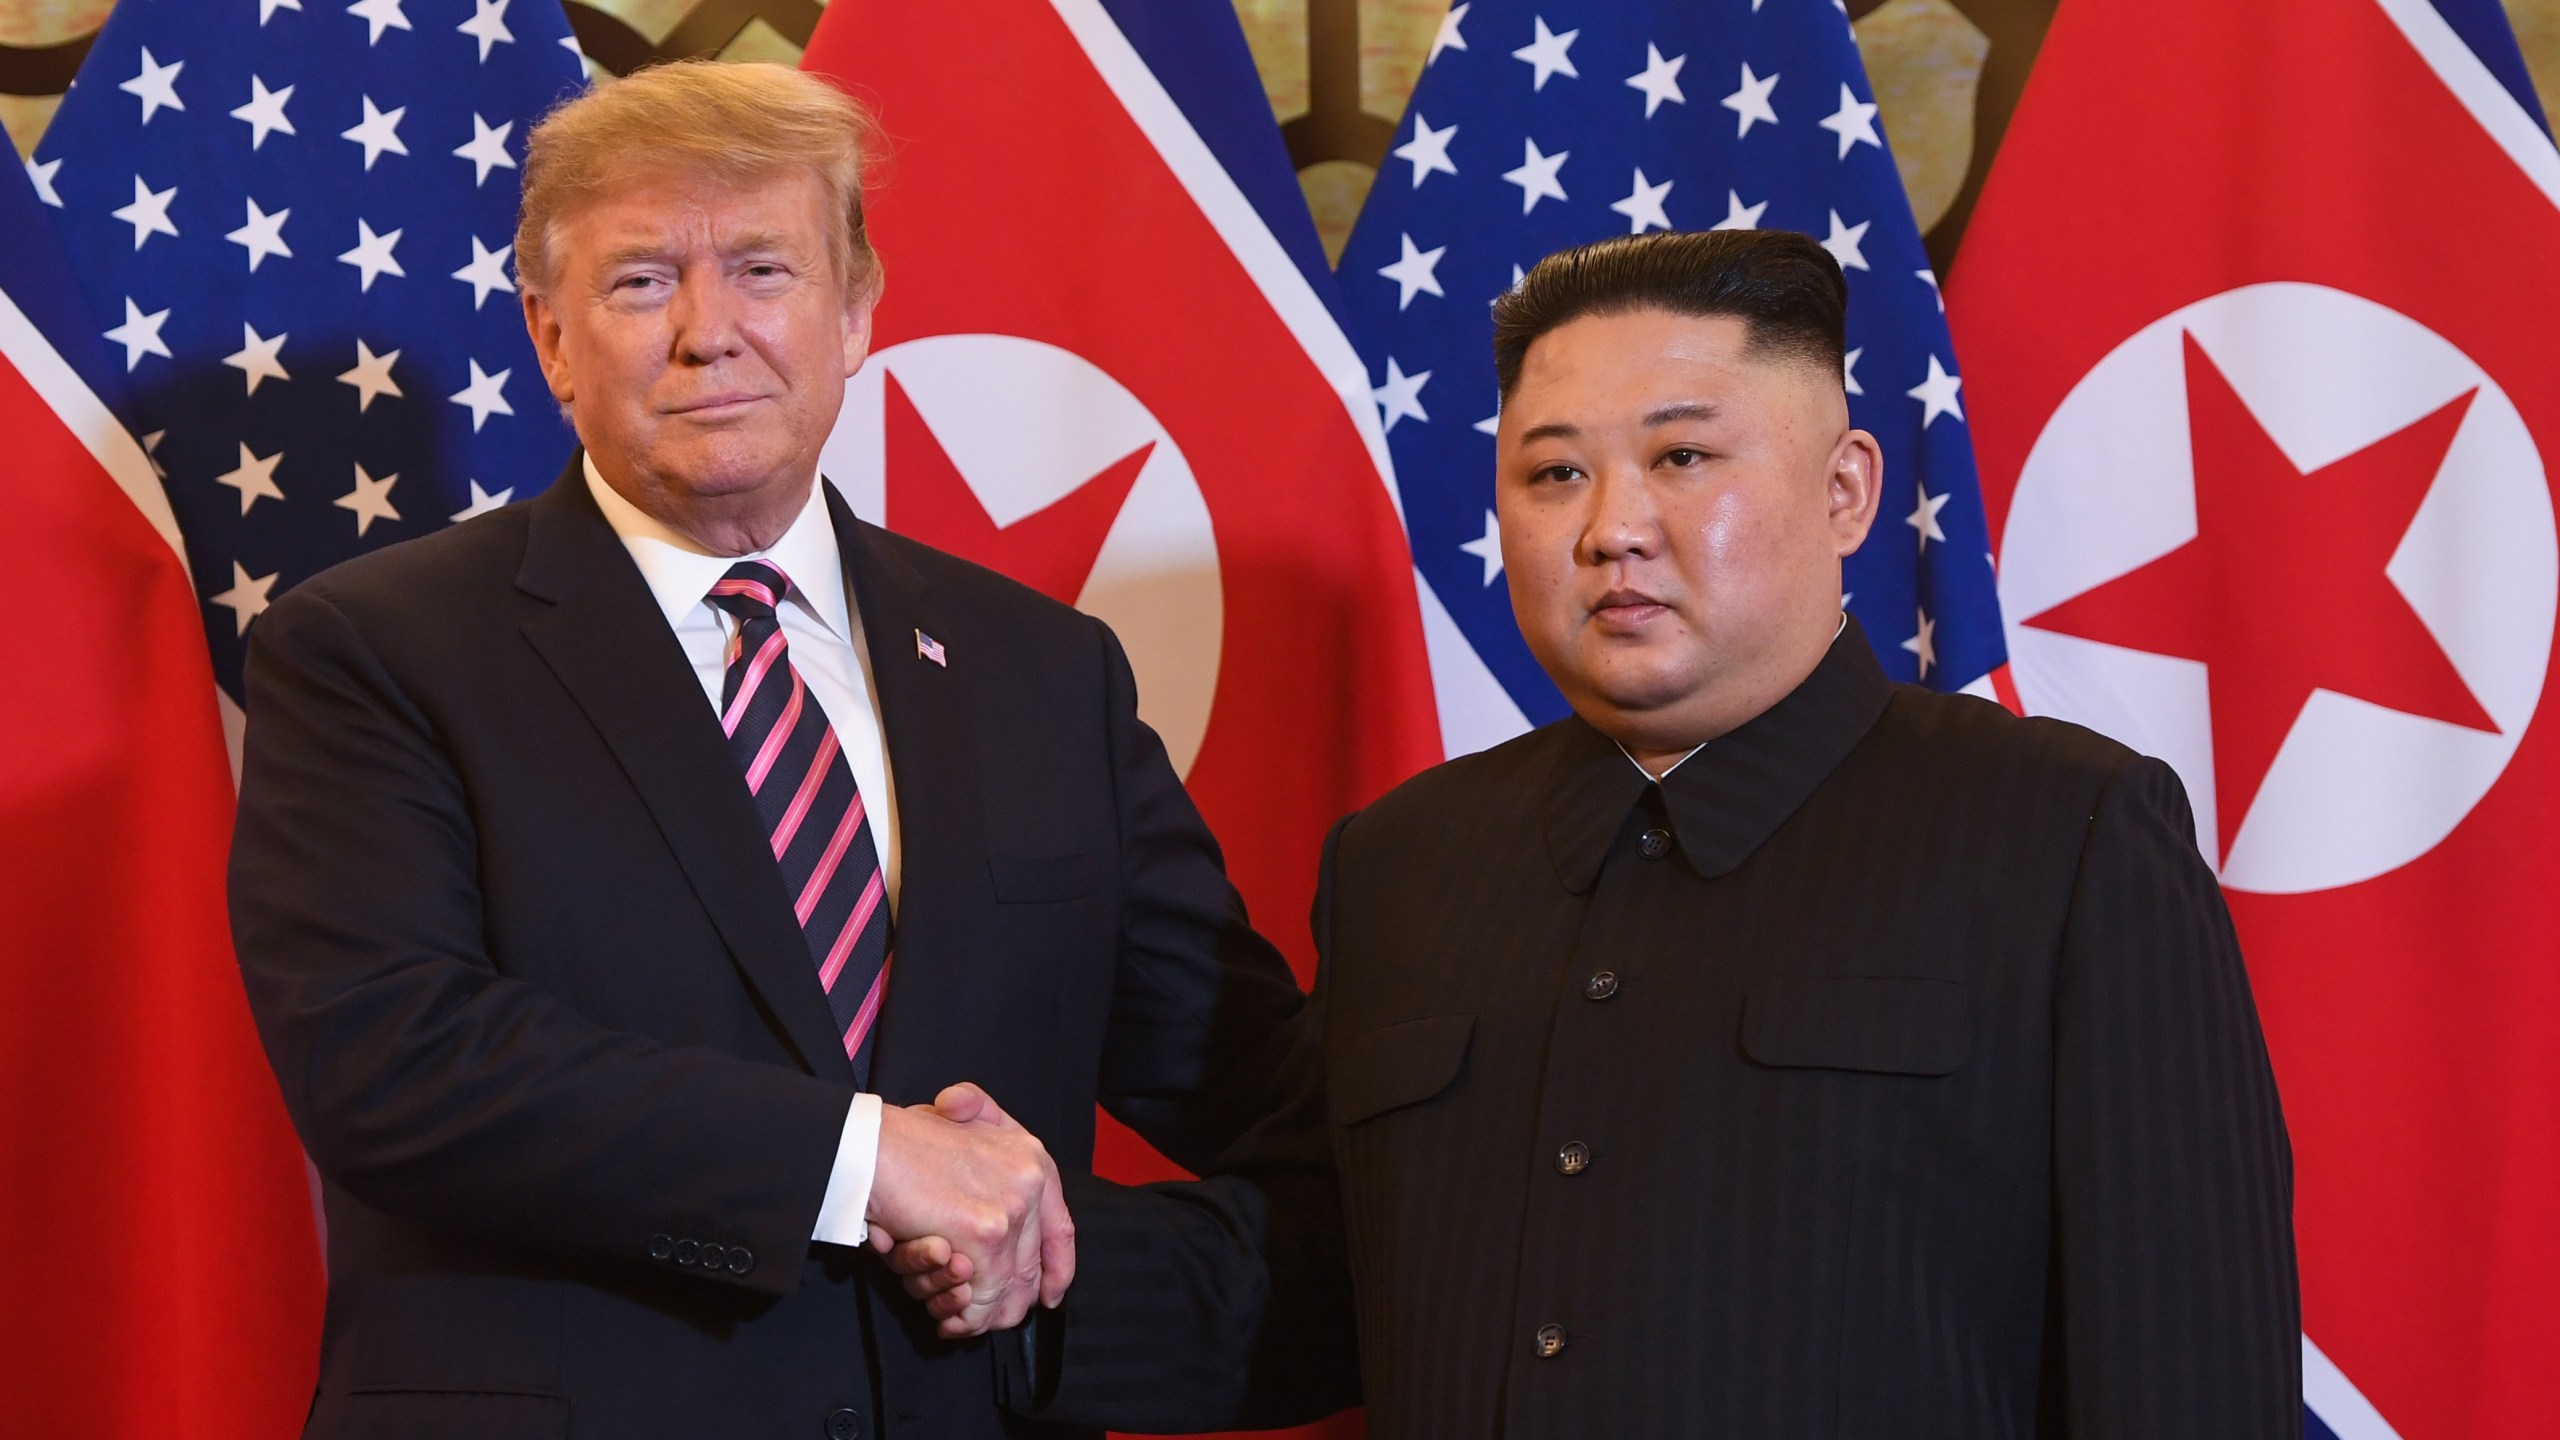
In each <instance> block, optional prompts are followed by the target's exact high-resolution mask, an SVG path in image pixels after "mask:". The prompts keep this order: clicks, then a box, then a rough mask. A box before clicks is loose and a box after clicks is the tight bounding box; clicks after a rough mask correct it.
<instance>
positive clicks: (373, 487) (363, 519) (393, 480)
mask: <svg viewBox="0 0 2560 1440" xmlns="http://www.w3.org/2000/svg"><path fill="white" fill-rule="evenodd" d="M399 483H400V477H399V476H397V475H385V476H383V477H382V478H381V479H379V480H376V479H374V478H373V477H372V476H371V475H368V474H366V473H365V468H364V467H363V466H362V465H358V466H357V467H356V488H354V489H353V490H350V491H348V492H347V493H346V494H344V495H341V496H339V497H338V498H337V499H335V500H333V501H331V502H329V503H331V504H333V505H335V506H337V507H338V508H339V509H341V510H352V511H354V512H355V516H356V533H357V534H358V535H362V534H363V533H364V532H366V531H367V530H370V529H372V528H373V522H374V521H376V520H397V519H399V518H400V512H399V511H397V510H394V509H392V508H391V487H392V486H394V485H397V484H399Z"/></svg>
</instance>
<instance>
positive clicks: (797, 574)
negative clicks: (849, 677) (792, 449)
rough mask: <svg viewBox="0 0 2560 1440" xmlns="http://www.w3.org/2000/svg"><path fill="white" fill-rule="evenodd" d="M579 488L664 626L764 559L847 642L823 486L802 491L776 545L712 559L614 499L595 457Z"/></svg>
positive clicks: (848, 610)
mask: <svg viewBox="0 0 2560 1440" xmlns="http://www.w3.org/2000/svg"><path fill="white" fill-rule="evenodd" d="M580 462H581V464H582V465H583V466H584V467H585V469H586V473H587V489H588V491H589V492H590V493H592V494H593V495H594V496H595V497H596V508H597V509H599V510H602V511H603V512H604V519H605V523H606V524H608V525H611V526H612V527H613V533H614V534H616V535H618V536H620V537H621V539H622V544H623V548H624V549H626V550H629V551H630V552H631V560H632V563H633V564H636V565H638V566H639V567H640V578H641V579H643V580H645V581H647V582H648V584H649V593H650V594H651V595H653V596H655V597H656V598H657V601H658V608H659V609H660V610H663V611H665V612H666V616H667V623H668V624H669V625H671V626H672V625H675V624H678V623H679V622H681V621H682V620H683V619H684V617H685V616H686V615H687V614H689V613H691V611H692V610H693V607H695V606H696V605H700V604H702V603H703V597H704V596H705V595H708V594H710V593H711V587H712V586H713V585H715V584H717V583H718V582H719V579H720V577H721V576H722V575H725V574H727V573H728V571H729V567H730V566H732V565H735V564H737V563H738V562H739V561H741V560H770V561H772V562H773V563H774V564H775V565H777V566H780V567H781V569H782V573H783V574H785V575H788V576H790V577H791V597H790V598H791V599H794V600H797V601H799V602H800V605H801V608H803V609H805V610H807V611H808V612H809V614H810V616H811V618H813V619H815V620H816V621H817V622H818V623H819V624H821V625H824V626H825V627H827V629H828V630H829V631H830V632H831V633H833V634H834V635H835V637H836V638H837V639H839V640H843V641H845V642H847V643H851V642H852V640H853V607H852V605H851V603H850V602H849V601H848V600H847V599H846V597H845V588H844V557H843V553H842V552H841V551H840V550H838V549H837V547H836V527H835V521H834V520H833V518H832V517H830V516H829V515H828V514H827V495H826V482H825V481H824V480H818V481H816V482H815V483H813V484H811V485H810V486H809V501H808V503H807V504H806V505H803V506H801V507H800V514H799V516H798V517H797V518H795V519H794V520H793V521H792V522H791V528H790V529H788V530H785V531H783V532H782V538H781V539H779V540H776V541H775V542H773V545H772V546H771V547H770V548H768V549H764V550H759V551H757V552H756V553H754V554H753V555H714V554H712V553H711V552H709V551H707V550H705V549H703V548H702V547H701V546H700V545H698V544H695V543H694V541H693V540H692V539H691V538H690V537H688V536H686V535H684V534H683V533H682V532H680V531H678V530H676V529H675V528H674V527H673V526H670V525H667V524H665V523H664V522H662V521H660V520H658V519H657V518H656V517H655V516H652V515H650V514H648V513H647V512H645V511H643V510H642V509H641V508H640V507H639V506H637V505H634V504H632V503H631V502H630V501H629V500H626V499H624V498H623V497H622V494H621V492H620V491H617V490H615V489H614V488H613V487H612V486H611V485H608V484H606V483H605V478H604V476H603V475H601V474H599V473H597V470H596V462H595V457H594V456H592V455H583V456H581V457H580Z"/></svg>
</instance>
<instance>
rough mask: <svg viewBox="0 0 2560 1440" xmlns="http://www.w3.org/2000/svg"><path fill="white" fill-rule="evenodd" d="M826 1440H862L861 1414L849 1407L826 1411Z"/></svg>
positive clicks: (844, 1406)
mask: <svg viewBox="0 0 2560 1440" xmlns="http://www.w3.org/2000/svg"><path fill="white" fill-rule="evenodd" d="M827 1440H862V1412H861V1411H859V1410H856V1409H854V1408H853V1407H852V1406H849V1405H843V1406H838V1407H837V1408H835V1409H833V1410H830V1411H828V1412H827Z"/></svg>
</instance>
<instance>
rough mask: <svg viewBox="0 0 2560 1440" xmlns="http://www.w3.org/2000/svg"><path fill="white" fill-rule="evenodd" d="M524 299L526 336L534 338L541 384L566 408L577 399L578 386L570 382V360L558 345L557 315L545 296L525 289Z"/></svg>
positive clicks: (558, 322)
mask: <svg viewBox="0 0 2560 1440" xmlns="http://www.w3.org/2000/svg"><path fill="white" fill-rule="evenodd" d="M523 298H524V328H525V333H526V334H528V335H530V336H532V337H533V353H534V358H536V359H538V360H540V361H541V362H542V379H543V382H544V383H545V384H547V385H549V386H550V387H551V398H552V399H554V400H557V401H559V402H560V403H561V404H563V405H566V404H568V403H570V402H571V401H573V400H575V399H576V398H577V387H576V386H575V385H574V384H572V383H571V382H570V378H569V360H568V357H567V355H566V354H565V353H563V351H562V349H561V345H560V313H559V312H558V311H557V310H554V309H552V308H551V300H550V297H548V296H545V295H538V294H536V293H534V292H533V291H531V290H527V291H525V292H524V297H523Z"/></svg>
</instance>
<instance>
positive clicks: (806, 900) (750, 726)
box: [704, 560, 890, 1085]
mask: <svg viewBox="0 0 2560 1440" xmlns="http://www.w3.org/2000/svg"><path fill="white" fill-rule="evenodd" d="M790 590H791V577H789V576H787V575H785V574H783V573H782V569H781V567H780V566H777V565H774V564H773V563H771V562H769V561H764V560H741V561H739V562H738V563H737V564H735V565H732V566H730V567H729V573H727V574H726V575H723V576H721V577H720V582H719V583H718V584H716V585H714V586H712V587H711V593H710V594H709V595H708V596H706V597H704V598H705V599H707V600H708V601H709V602H710V603H711V604H712V605H714V606H716V607H718V608H719V609H721V610H724V611H727V612H728V613H729V614H730V615H733V616H735V617H737V621H738V633H737V634H736V635H735V636H734V637H732V638H731V640H730V642H729V661H728V676H727V679H726V680H725V681H724V682H723V683H722V685H721V688H720V728H722V729H723V730H726V731H727V732H728V733H729V752H730V753H731V754H732V755H735V756H736V757H737V760H738V765H739V767H740V768H741V769H743V770H744V771H745V772H746V780H747V791H748V793H749V794H750V795H752V796H753V797H754V799H755V806H756V814H757V815H759V816H760V817H762V818H763V820H764V830H765V835H766V837H767V838H768V839H770V840H771V841H772V843H773V858H774V860H775V862H776V863H778V864H779V865H781V867H782V878H783V882H784V885H785V887H786V888H787V889H788V890H789V891H790V893H791V897H792V908H793V910H794V912H795V913H796V914H798V916H799V917H800V933H801V935H802V936H803V937H805V938H806V939H807V940H808V942H809V958H810V959H811V960H813V961H815V962H816V964H817V967H818V983H819V984H820V985H821V986H823V987H824V988H825V990H826V992H827V1008H828V1010H829V1011H831V1012H832V1013H833V1014H834V1016H835V1023H836V1031H837V1033H838V1034H840V1035H842V1036H843V1037H844V1053H845V1055H846V1057H847V1058H848V1059H850V1060H851V1061H852V1062H853V1076H854V1083H855V1084H857V1085H868V1084H869V1083H870V1079H871V1052H872V1049H873V1046H872V1043H871V1040H872V1033H873V1029H874V1022H875V1021H877V1020H878V1019H879V1017H880V997H881V995H882V993H883V992H884V991H885V990H886V989H887V988H888V983H889V961H890V952H889V946H890V937H889V905H888V896H887V877H886V876H884V875H883V874H882V873H881V870H880V852H879V848H878V847H877V846H875V845H874V844H872V841H871V823H870V821H869V820H868V819H866V818H865V817H864V814H863V803H862V791H861V789H860V788H859V787H857V786H856V785H855V784H854V780H853V770H852V767H850V766H848V765H847V764H846V763H845V758H844V751H843V750H842V748H841V747H839V746H838V744H837V743H836V732H835V727H834V726H832V725H829V724H828V723H827V715H826V712H825V711H824V710H822V709H820V708H819V706H818V698H817V697H816V696H814V695H812V694H810V693H809V688H808V686H807V685H806V684H805V683H804V682H803V681H802V680H801V678H800V672H799V671H798V670H797V669H795V668H793V666H792V664H791V656H790V647H789V646H788V645H786V644H785V643H784V641H783V638H782V622H781V620H780V618H779V617H778V616H777V615H776V614H775V613H774V607H775V606H777V605H779V604H781V603H782V597H783V596H785V595H787V594H789V593H790Z"/></svg>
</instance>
